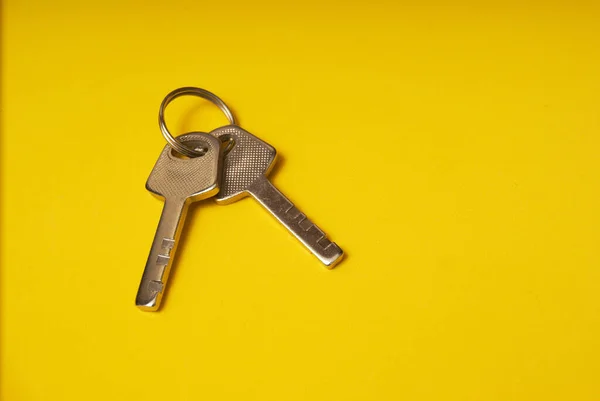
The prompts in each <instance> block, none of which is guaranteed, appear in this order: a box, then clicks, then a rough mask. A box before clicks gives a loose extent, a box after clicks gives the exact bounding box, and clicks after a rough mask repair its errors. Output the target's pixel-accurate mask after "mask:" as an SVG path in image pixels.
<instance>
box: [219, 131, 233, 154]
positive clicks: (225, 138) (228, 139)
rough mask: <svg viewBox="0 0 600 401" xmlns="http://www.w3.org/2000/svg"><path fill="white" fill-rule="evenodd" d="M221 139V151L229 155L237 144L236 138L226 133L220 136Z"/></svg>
mask: <svg viewBox="0 0 600 401" xmlns="http://www.w3.org/2000/svg"><path fill="white" fill-rule="evenodd" d="M219 139H220V140H221V151H222V152H223V156H227V153H229V152H231V149H233V147H234V146H235V139H234V138H233V136H231V135H229V134H225V135H222V136H220V137H219Z"/></svg>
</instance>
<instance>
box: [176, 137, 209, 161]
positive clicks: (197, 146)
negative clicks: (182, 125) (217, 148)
mask: <svg viewBox="0 0 600 401" xmlns="http://www.w3.org/2000/svg"><path fill="white" fill-rule="evenodd" d="M185 146H188V147H190V148H192V149H194V150H195V151H196V152H200V153H202V154H201V155H199V156H197V157H201V156H204V155H205V154H206V153H207V152H208V146H207V145H206V143H204V142H203V141H185ZM171 155H173V157H176V158H178V159H183V160H188V159H192V157H188V156H186V155H182V154H181V153H179V152H178V151H176V150H175V149H171Z"/></svg>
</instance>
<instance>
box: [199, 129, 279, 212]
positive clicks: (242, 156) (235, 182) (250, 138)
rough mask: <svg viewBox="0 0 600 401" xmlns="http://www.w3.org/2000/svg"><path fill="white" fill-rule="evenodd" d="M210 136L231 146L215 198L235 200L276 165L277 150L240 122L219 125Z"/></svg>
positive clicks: (218, 199) (228, 201)
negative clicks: (242, 126) (219, 188)
mask: <svg viewBox="0 0 600 401" xmlns="http://www.w3.org/2000/svg"><path fill="white" fill-rule="evenodd" d="M211 135H214V136H215V137H217V138H219V139H220V140H221V142H223V143H226V144H227V145H226V147H227V148H229V150H228V151H227V150H226V154H225V156H224V160H223V181H222V183H221V190H220V192H219V193H218V194H217V196H216V197H215V200H216V201H217V202H218V203H223V204H227V203H231V202H235V201H236V200H238V199H241V198H243V197H244V196H247V195H248V192H247V189H248V187H249V186H250V185H252V184H253V183H254V182H255V181H256V180H257V179H258V178H259V177H261V176H263V175H264V176H266V175H268V174H269V172H270V171H271V169H272V168H273V165H274V164H275V159H276V157H277V151H276V150H275V148H274V147H272V146H271V145H269V144H268V143H266V142H265V141H263V140H261V139H258V138H257V137H255V136H254V135H252V134H251V133H249V132H248V131H245V130H243V129H241V128H240V127H238V126H237V125H228V126H225V127H221V128H217V129H216V130H214V131H212V132H211ZM229 141H231V142H230V143H228V142H229Z"/></svg>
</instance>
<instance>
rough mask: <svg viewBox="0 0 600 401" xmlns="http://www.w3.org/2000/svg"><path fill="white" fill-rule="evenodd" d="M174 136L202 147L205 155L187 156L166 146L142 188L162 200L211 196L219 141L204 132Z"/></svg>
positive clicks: (216, 175)
mask: <svg viewBox="0 0 600 401" xmlns="http://www.w3.org/2000/svg"><path fill="white" fill-rule="evenodd" d="M178 139H179V140H181V141H182V142H184V143H185V144H186V145H187V146H190V147H192V148H195V149H203V150H204V151H205V154H204V155H203V156H198V157H194V158H191V159H190V158H186V157H183V156H181V155H179V154H177V153H176V152H175V151H174V150H173V149H172V148H171V146H169V145H166V146H165V148H164V149H163V151H162V152H161V154H160V156H159V158H158V161H157V162H156V164H155V165H154V168H153V169H152V172H151V173H150V177H148V181H147V182H146V189H147V190H148V191H150V192H152V193H153V194H155V195H158V196H160V197H162V198H165V199H169V198H174V199H188V198H189V199H190V200H199V199H204V198H208V197H210V196H213V195H215V194H216V193H217V192H218V191H219V186H220V182H221V171H222V159H223V158H222V155H221V142H220V141H219V140H218V139H216V138H215V137H213V136H211V135H209V134H206V133H204V132H193V133H189V134H185V135H181V136H179V137H178Z"/></svg>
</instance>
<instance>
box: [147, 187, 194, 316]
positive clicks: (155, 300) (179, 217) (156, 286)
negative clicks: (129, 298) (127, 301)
mask: <svg viewBox="0 0 600 401" xmlns="http://www.w3.org/2000/svg"><path fill="white" fill-rule="evenodd" d="M190 203H191V202H190V201H189V200H187V199H171V198H167V200H166V202H165V205H164V207H163V211H162V214H161V216H160V220H159V222H158V228H157V229H156V234H155V235H154V241H152V248H151V249H150V255H149V256H148V260H147V261H146V267H145V268H144V274H143V276H142V281H141V283H140V287H139V289H138V293H137V296H136V298H135V305H136V306H137V307H138V308H140V309H142V310H146V311H155V310H158V308H159V307H160V301H161V299H162V296H163V293H164V289H165V285H166V283H167V279H168V278H169V273H170V271H171V265H172V262H173V260H172V259H173V255H174V254H175V251H176V250H177V249H176V248H177V244H178V243H179V237H180V235H181V229H182V227H183V222H184V221H185V216H186V214H187V210H188V207H189V204H190Z"/></svg>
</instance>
